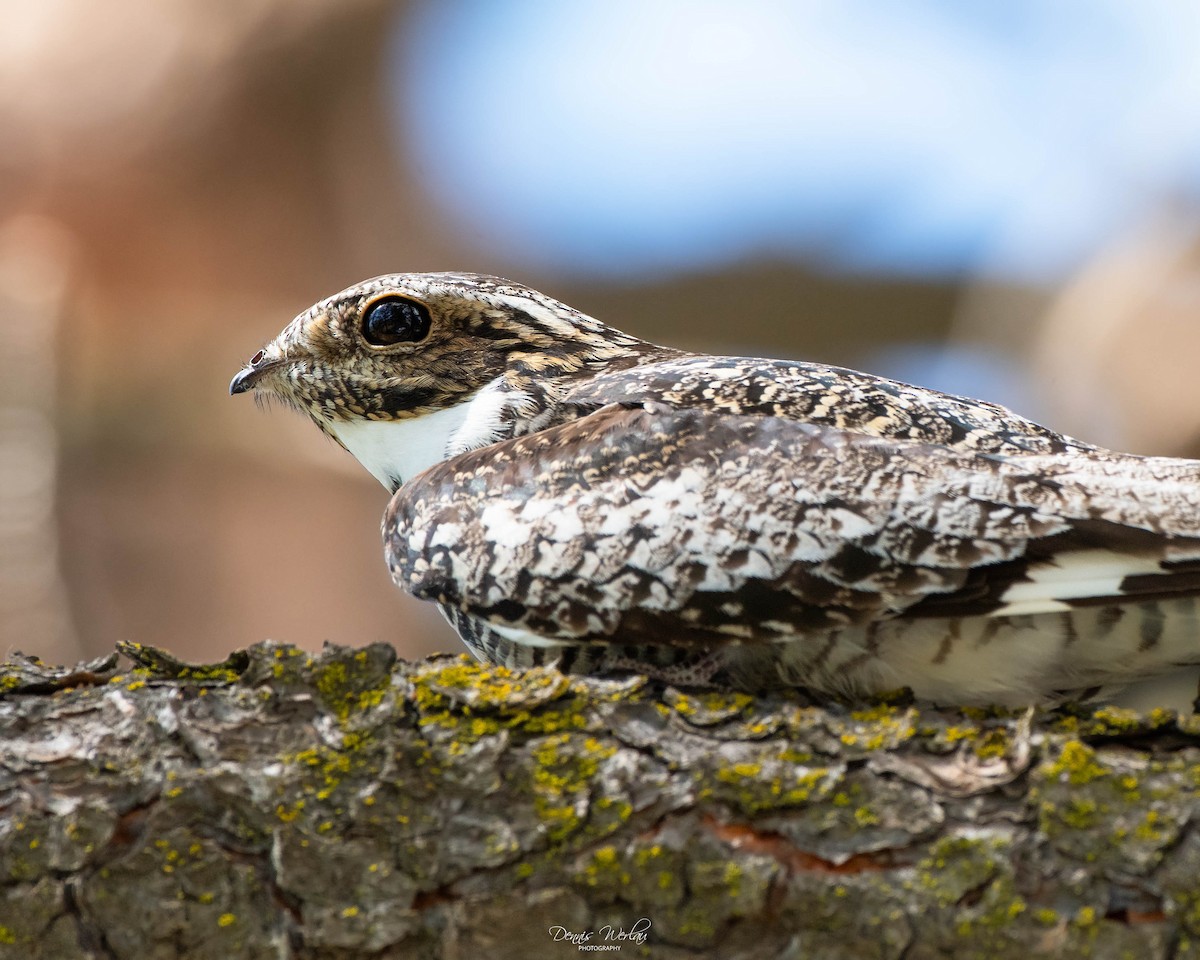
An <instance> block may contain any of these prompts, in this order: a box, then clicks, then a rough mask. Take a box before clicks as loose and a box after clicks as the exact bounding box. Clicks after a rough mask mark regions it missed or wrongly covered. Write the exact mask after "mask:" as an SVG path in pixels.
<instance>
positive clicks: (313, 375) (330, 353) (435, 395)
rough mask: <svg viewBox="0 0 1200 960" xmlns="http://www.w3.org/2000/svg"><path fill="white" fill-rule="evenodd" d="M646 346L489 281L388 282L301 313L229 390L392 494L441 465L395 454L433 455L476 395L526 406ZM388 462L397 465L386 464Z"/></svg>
mask: <svg viewBox="0 0 1200 960" xmlns="http://www.w3.org/2000/svg"><path fill="white" fill-rule="evenodd" d="M648 346H649V345H648V344H645V343H643V342H642V341H640V340H638V339H636V338H634V337H630V336H628V335H627V334H624V333H621V332H620V331H618V330H614V329H612V328H610V327H607V326H605V325H604V324H602V323H600V322H599V321H597V320H593V319H592V318H591V317H588V316H585V315H584V314H582V313H580V312H579V311H577V310H574V309H572V308H571V307H568V306H567V305H566V304H563V303H560V302H558V301H557V300H554V299H552V298H551V297H547V296H545V295H544V294H541V293H538V292H537V291H536V290H532V289H530V288H528V287H524V286H522V285H520V284H517V283H512V282H510V281H507V280H501V279H499V278H497V277H487V276H481V275H477V274H454V273H404V274H390V275H387V276H382V277H375V278H374V279H371V280H365V281H363V282H362V283H358V284H355V285H354V286H352V287H349V288H347V289H345V290H343V291H342V292H341V293H337V294H335V295H334V296H332V297H329V298H328V299H326V300H322V301H321V302H319V303H317V304H315V305H314V306H313V307H311V308H310V309H309V310H307V311H305V312H304V313H302V314H300V315H299V316H298V317H296V318H295V319H294V320H293V321H292V322H291V323H289V324H288V325H287V326H286V327H285V328H284V329H283V331H282V332H281V333H280V334H279V336H277V337H276V338H275V339H274V340H272V341H271V342H270V343H268V344H267V345H266V346H265V347H263V348H262V349H261V350H259V351H258V352H257V353H255V354H254V356H253V357H251V358H250V360H249V362H248V363H247V364H246V365H245V366H244V367H243V368H242V369H241V370H240V371H239V372H238V374H237V375H236V376H235V377H234V378H233V381H232V382H231V383H230V385H229V392H230V393H231V394H238V393H244V392H246V391H249V390H254V391H256V393H258V395H260V396H266V397H269V398H274V399H278V400H280V401H282V402H283V403H285V404H287V405H288V406H291V407H294V408H296V409H297V410H300V411H302V412H304V413H306V414H308V416H309V417H311V418H312V420H313V421H314V422H315V423H316V424H317V426H318V427H320V429H321V430H322V431H323V432H324V433H326V434H327V435H329V436H331V437H333V438H334V439H335V440H337V441H338V443H340V444H341V445H342V446H344V447H346V448H347V449H349V450H350V451H351V452H352V453H354V454H355V455H356V456H357V457H358V458H359V460H361V461H363V463H364V465H365V466H367V468H368V469H369V470H370V471H371V472H372V473H373V474H374V475H375V476H376V477H378V478H379V479H380V480H381V481H382V482H383V483H384V485H385V486H388V487H390V488H394V487H395V486H398V485H399V483H401V482H403V480H404V479H407V477H408V476H410V475H411V472H412V470H413V469H415V468H416V467H418V466H420V465H421V463H425V461H429V462H436V461H437V460H440V459H442V458H443V453H441V452H439V453H438V455H437V456H436V457H433V459H432V460H431V459H430V457H431V456H433V454H432V452H429V451H426V452H422V453H421V454H420V456H417V457H415V459H414V457H413V456H412V455H409V454H405V453H404V452H403V450H404V448H405V446H406V445H407V446H409V447H412V446H414V445H415V446H416V447H421V448H422V450H424V448H425V447H430V448H431V451H432V448H433V447H436V445H437V444H438V443H439V442H442V441H448V440H449V438H450V437H451V436H452V435H454V434H455V433H456V431H457V430H458V428H460V427H462V426H463V420H464V419H465V416H466V410H467V405H469V404H470V403H471V402H472V401H473V400H475V399H476V398H477V397H479V395H480V394H481V392H483V391H485V390H489V391H491V393H493V394H495V395H496V397H497V402H499V401H500V400H503V399H504V398H505V397H507V398H508V399H509V400H510V401H511V400H513V399H514V398H524V399H528V397H529V395H530V387H531V386H532V385H534V384H535V383H536V384H537V385H538V386H539V388H541V389H543V390H544V389H545V386H546V384H548V383H550V384H552V383H554V382H555V381H556V380H561V379H570V378H572V377H573V376H576V375H578V374H579V373H581V372H586V370H587V369H589V368H595V367H603V366H605V365H607V364H608V363H611V362H613V361H618V360H622V359H624V360H625V361H626V362H628V361H629V360H630V359H632V358H636V357H637V356H638V355H639V354H640V353H641V352H642V351H643V350H644V349H645V348H647V347H648ZM634 362H636V360H634ZM493 412H495V411H493ZM430 418H433V419H430ZM417 421H426V423H425V427H424V428H423V429H420V430H417V431H415V432H414V431H413V430H408V431H405V432H404V434H403V435H401V433H400V432H398V431H395V430H392V431H388V432H384V431H382V430H381V429H379V428H378V427H376V426H375V425H377V424H387V425H392V426H397V425H401V426H404V425H407V426H409V427H412V426H414V425H415V424H416V422H417ZM434 427H436V428H437V429H436V430H434V429H433V428H434ZM451 428H453V429H451ZM431 431H432V432H431ZM476 433H477V434H478V437H476V436H475V434H472V435H471V436H469V437H468V436H465V437H463V438H462V440H463V442H462V446H463V449H467V448H469V446H470V445H471V441H472V440H473V439H474V440H475V441H477V442H474V445H476V446H478V445H480V443H482V442H485V441H486V442H490V440H488V438H487V437H486V435H485V434H486V431H483V432H480V431H476ZM368 436H369V437H370V439H369V441H368V440H366V439H364V438H366V437H368ZM479 438H483V439H479ZM493 439H494V438H493ZM381 444H382V446H384V447H386V448H387V451H388V452H387V453H386V455H385V454H384V453H382V452H381V451H380V446H381ZM411 452H412V451H410V452H409V453H410V454H411ZM364 454H365V455H364ZM397 459H399V460H401V461H405V462H403V463H398V462H391V461H396V460H397ZM385 461H387V462H385ZM425 465H428V463H425Z"/></svg>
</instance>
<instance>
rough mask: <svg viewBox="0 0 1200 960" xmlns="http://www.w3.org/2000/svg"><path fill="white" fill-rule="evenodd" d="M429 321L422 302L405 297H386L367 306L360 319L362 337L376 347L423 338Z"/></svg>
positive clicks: (411, 341)
mask: <svg viewBox="0 0 1200 960" xmlns="http://www.w3.org/2000/svg"><path fill="white" fill-rule="evenodd" d="M430 322H431V321H430V318H429V309H428V308H427V307H426V306H425V304H423V303H421V302H419V301H417V300H409V299H408V298H406V297H387V298H385V299H383V300H376V301H375V302H374V303H373V304H371V305H370V306H369V307H367V312H366V313H364V314H363V321H362V331H363V337H364V338H366V341H367V343H370V344H373V345H374V346H377V347H386V346H388V345H389V344H393V343H415V342H416V341H418V340H424V339H425V335H426V334H427V333H429V324H430Z"/></svg>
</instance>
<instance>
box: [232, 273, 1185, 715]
mask: <svg viewBox="0 0 1200 960" xmlns="http://www.w3.org/2000/svg"><path fill="white" fill-rule="evenodd" d="M380 304H385V305H384V306H383V307H379V305H380ZM396 317H399V318H401V320H395V318H396ZM397 323H398V324H399V326H396V324H397ZM405 324H409V325H405ZM396 336H399V337H400V338H401V339H399V340H395V339H394V337H396ZM378 339H382V340H383V341H384V342H373V340H378ZM250 387H254V388H256V389H259V390H263V391H266V392H268V393H270V394H271V395H274V396H276V397H279V398H281V399H283V400H284V401H286V402H288V403H290V404H292V405H294V406H296V407H298V408H299V409H301V410H304V411H305V412H306V413H308V414H309V415H310V416H311V417H312V418H313V419H314V420H315V421H316V422H317V424H318V426H320V427H321V429H322V430H323V431H325V432H326V433H327V434H329V435H330V436H332V437H333V438H334V439H336V440H337V441H338V442H339V443H342V444H343V445H344V446H346V447H347V448H348V449H350V450H351V452H353V453H355V455H356V456H358V457H359V459H360V460H362V461H363V463H364V465H366V466H367V467H368V469H370V470H371V472H372V473H374V474H375V475H376V476H377V477H378V478H379V479H380V480H381V481H382V482H383V483H384V484H385V485H386V486H388V487H389V488H390V489H392V490H393V491H395V496H394V497H393V499H392V501H391V503H390V505H389V507H388V510H387V513H386V515H385V517H384V523H383V533H384V542H385V551H386V555H387V561H388V564H389V567H390V569H391V572H392V576H393V578H394V579H395V581H396V582H397V583H398V584H399V585H400V586H401V587H403V588H404V589H405V590H408V591H409V592H411V593H413V594H414V595H416V596H418V597H422V598H424V599H429V600H433V601H435V602H437V603H438V604H439V605H440V606H441V608H442V610H443V611H444V612H445V613H446V616H447V617H448V619H449V620H450V622H451V623H452V624H453V625H454V626H455V628H456V629H457V630H458V632H459V634H460V635H461V636H462V637H463V639H464V641H465V642H466V643H467V645H468V646H469V647H470V648H471V649H472V650H473V651H474V652H475V653H476V654H477V655H479V656H481V657H483V658H485V659H488V660H492V661H495V662H501V663H507V664H510V665H518V666H520V665H528V664H534V663H553V664H557V665H558V666H559V667H560V668H562V669H564V670H573V671H587V672H610V671H621V670H636V671H641V672H645V673H649V674H651V675H655V676H659V677H662V678H665V679H668V680H672V681H674V682H681V683H692V684H717V685H728V686H735V687H739V688H744V689H757V688H763V687H770V686H777V685H781V684H782V685H797V686H804V687H808V688H811V689H815V690H821V691H829V692H836V693H842V694H848V695H851V696H854V695H862V694H866V693H871V692H875V691H880V690H888V689H894V688H896V687H900V686H909V687H911V688H912V689H913V690H914V691H915V692H916V693H917V694H918V695H919V696H922V697H928V698H932V699H936V700H940V701H959V702H1003V703H1029V702H1045V701H1052V700H1056V699H1061V698H1063V697H1066V696H1079V695H1084V694H1087V693H1091V692H1093V691H1094V690H1095V689H1097V688H1102V687H1103V688H1107V687H1113V686H1119V685H1123V684H1126V683H1129V682H1131V681H1134V680H1138V679H1142V678H1145V677H1148V676H1153V675H1155V674H1157V673H1161V672H1163V671H1165V670H1167V669H1170V668H1171V667H1172V666H1174V665H1176V664H1185V663H1200V631H1198V629H1197V625H1198V617H1200V609H1198V608H1197V596H1200V463H1197V462H1194V461H1185V460H1170V459H1163V458H1142V457H1134V456H1131V455H1125V454H1119V453H1113V452H1111V451H1107V450H1102V449H1099V448H1096V447H1092V446H1089V445H1087V444H1084V443H1081V442H1079V441H1077V440H1073V439H1071V438H1069V437H1065V436H1062V435H1060V434H1057V433H1054V432H1053V431H1050V430H1047V429H1046V428H1044V427H1041V426H1038V425H1037V424H1034V423H1031V422H1030V421H1027V420H1024V419H1022V418H1020V417H1018V416H1016V415H1015V414H1013V413H1011V412H1010V411H1008V410H1006V409H1004V408H1002V407H999V406H996V405H994V404H989V403H983V402H980V401H975V400H969V399H965V398H961V397H953V396H948V395H945V394H941V393H937V392H935V391H931V390H926V389H923V388H920V387H915V386H910V385H907V384H901V383H896V382H894V381H889V380H883V379H880V378H877V377H872V376H868V375H866V374H862V373H856V372H854V371H850V370H842V369H839V368H836V367H827V366H822V365H819V364H809V363H801V362H797V361H779V360H758V359H747V358H729V357H709V356H703V355H697V354H688V353H683V352H680V351H676V350H670V349H667V348H663V347H658V346H655V345H653V344H649V343H646V342H644V341H641V340H637V339H636V338H634V337H630V336H628V335H626V334H622V333H619V332H618V331H615V330H612V329H611V328H608V327H605V326H604V325H602V324H600V323H598V322H597V321H595V320H592V319H591V318H588V317H585V316H583V315H582V314H579V313H578V312H577V311H574V310H572V309H571V308H569V307H566V306H565V305H563V304H560V303H558V302H557V301H555V300H552V299H550V298H548V297H545V296H544V295H542V294H539V293H537V292H535V291H532V290H529V289H527V288H525V287H522V286H520V285H517V284H512V283H508V282H507V281H502V280H497V279H495V278H489V277H478V276H473V275H469V274H398V275H394V276H387V277H380V278H377V279H375V280H371V281H367V282H366V283H363V284H360V285H358V286H356V287H352V288H350V289H349V290H347V291H344V292H343V293H340V294H338V295H337V296H335V297H332V298H330V299H328V300H326V301H323V302H322V303H320V304H317V305H316V306H315V307H313V308H312V310H310V311H308V312H307V313H305V314H302V315H301V316H300V317H298V318H297V319H296V320H295V321H293V322H292V324H290V325H289V326H288V327H287V328H285V330H284V331H283V332H282V333H281V334H280V335H279V337H278V338H276V339H275V340H274V341H273V342H272V343H271V344H270V345H268V346H267V347H266V348H265V349H264V350H263V351H261V352H260V354H258V355H256V357H255V358H254V360H253V361H252V362H251V363H250V364H249V365H248V366H247V367H246V368H245V369H244V370H243V371H242V372H241V373H239V374H238V376H237V377H236V378H235V379H234V382H233V384H232V385H231V389H232V390H233V392H241V391H243V390H245V389H248V388H250Z"/></svg>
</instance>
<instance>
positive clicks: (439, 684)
mask: <svg viewBox="0 0 1200 960" xmlns="http://www.w3.org/2000/svg"><path fill="white" fill-rule="evenodd" d="M410 679H411V682H412V685H413V694H412V695H413V699H414V700H415V702H416V704H417V707H418V709H420V710H421V711H423V712H433V711H437V710H444V709H447V708H450V707H459V708H461V707H468V708H470V709H471V710H473V711H474V712H475V713H492V712H495V713H513V712H516V711H521V710H524V711H528V710H531V709H534V708H536V707H539V706H542V705H543V704H546V703H549V702H550V701H552V700H555V699H557V698H558V697H561V696H564V695H565V694H566V693H567V691H568V688H569V686H570V683H569V681H568V679H567V678H566V677H565V676H564V675H563V674H561V673H559V672H558V671H557V670H550V669H542V668H540V667H534V668H532V669H529V670H521V671H517V670H509V669H508V668H507V667H492V666H487V665H485V664H481V663H479V662H478V661H476V660H472V659H471V658H470V657H467V656H465V655H464V656H459V657H455V658H453V659H452V660H451V661H450V663H448V664H446V663H444V662H443V661H434V662H432V663H429V664H427V665H425V666H423V667H421V668H420V669H418V670H417V671H416V672H414V673H413V675H412V676H411V678H410Z"/></svg>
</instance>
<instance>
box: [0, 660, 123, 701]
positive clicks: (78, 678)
mask: <svg viewBox="0 0 1200 960" xmlns="http://www.w3.org/2000/svg"><path fill="white" fill-rule="evenodd" d="M116 672H117V655H116V654H115V653H109V654H106V655H104V656H102V657H96V658H95V659H93V660H87V661H84V662H82V663H79V664H76V665H75V666H73V667H60V666H52V665H51V664H48V663H45V662H43V661H42V660H41V659H40V658H39V657H35V656H30V655H28V654H24V653H20V652H19V651H15V652H13V653H10V654H9V655H8V656H7V657H6V658H5V659H4V661H3V662H0V698H3V697H5V696H10V695H16V694H45V693H53V692H54V691H56V690H68V689H71V688H74V687H87V686H96V685H99V684H104V683H107V682H108V680H109V679H111V678H112V677H113V675H115V674H116Z"/></svg>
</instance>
